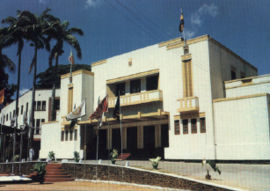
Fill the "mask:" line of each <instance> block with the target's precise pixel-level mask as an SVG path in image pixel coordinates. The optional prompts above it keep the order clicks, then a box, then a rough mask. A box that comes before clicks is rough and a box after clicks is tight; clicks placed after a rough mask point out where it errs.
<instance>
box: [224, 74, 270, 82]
mask: <svg viewBox="0 0 270 191" xmlns="http://www.w3.org/2000/svg"><path fill="white" fill-rule="evenodd" d="M263 77H270V74H264V75H260V76H249V77H245V78H240V79H235V80H228V81H225V82H224V83H225V84H229V83H233V82H238V81H243V80H249V79H252V80H253V79H256V78H263Z"/></svg>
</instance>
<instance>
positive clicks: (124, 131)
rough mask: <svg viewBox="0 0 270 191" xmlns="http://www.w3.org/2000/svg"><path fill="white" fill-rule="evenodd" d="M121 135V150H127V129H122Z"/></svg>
mask: <svg viewBox="0 0 270 191" xmlns="http://www.w3.org/2000/svg"><path fill="white" fill-rule="evenodd" d="M122 131H123V132H122V133H123V134H122V135H123V149H127V128H126V127H124V128H122Z"/></svg>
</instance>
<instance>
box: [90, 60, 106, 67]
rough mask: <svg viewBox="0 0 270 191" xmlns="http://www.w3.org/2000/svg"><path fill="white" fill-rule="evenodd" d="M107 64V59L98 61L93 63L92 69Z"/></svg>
mask: <svg viewBox="0 0 270 191" xmlns="http://www.w3.org/2000/svg"><path fill="white" fill-rule="evenodd" d="M106 62H107V60H106V59H105V60H99V61H97V62H93V63H92V64H91V66H92V67H95V66H98V65H101V64H104V63H106Z"/></svg>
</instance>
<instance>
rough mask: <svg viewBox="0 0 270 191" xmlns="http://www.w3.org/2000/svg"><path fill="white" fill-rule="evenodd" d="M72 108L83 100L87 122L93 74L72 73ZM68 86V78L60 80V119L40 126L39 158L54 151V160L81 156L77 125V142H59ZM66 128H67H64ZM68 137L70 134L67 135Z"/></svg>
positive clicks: (91, 108)
mask: <svg viewBox="0 0 270 191" xmlns="http://www.w3.org/2000/svg"><path fill="white" fill-rule="evenodd" d="M72 82H73V106H75V105H76V107H78V106H79V105H80V104H81V102H82V101H83V100H84V99H85V101H86V115H85V116H84V117H83V119H80V120H87V119H88V117H89V115H90V114H91V113H92V112H93V86H94V76H93V74H91V73H89V72H86V73H84V72H83V71H77V72H74V75H73V79H72ZM68 84H69V76H67V77H64V78H62V79H61V92H60V97H61V101H60V116H61V117H60V118H59V121H57V122H55V123H48V124H44V125H43V126H42V131H43V133H42V138H41V139H42V141H41V151H40V158H47V157H48V152H49V151H54V152H55V154H56V158H61V159H62V158H66V159H73V157H74V155H73V153H74V151H78V152H79V153H80V157H82V156H83V150H80V141H81V137H80V126H79V125H77V127H76V128H77V141H75V140H74V132H73V140H72V141H71V140H70V138H68V140H67V141H66V140H65V139H64V141H61V131H62V129H64V130H65V126H63V125H62V122H64V120H65V118H63V117H65V116H66V115H67V114H68V108H67V106H68V102H67V101H68ZM66 127H68V126H66ZM68 136H69V137H70V133H69V134H68Z"/></svg>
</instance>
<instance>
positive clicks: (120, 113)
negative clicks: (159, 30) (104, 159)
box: [118, 92, 123, 156]
mask: <svg viewBox="0 0 270 191" xmlns="http://www.w3.org/2000/svg"><path fill="white" fill-rule="evenodd" d="M118 95H119V119H120V120H119V121H120V139H121V156H122V154H123V141H122V134H123V132H122V119H121V118H122V111H121V102H120V92H118Z"/></svg>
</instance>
